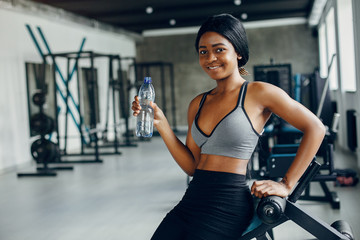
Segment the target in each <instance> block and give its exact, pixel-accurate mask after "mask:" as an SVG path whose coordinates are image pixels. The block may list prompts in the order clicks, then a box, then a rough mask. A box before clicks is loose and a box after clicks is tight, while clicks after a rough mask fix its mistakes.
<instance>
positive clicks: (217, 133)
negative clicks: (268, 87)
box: [191, 82, 260, 160]
mask: <svg viewBox="0 0 360 240" xmlns="http://www.w3.org/2000/svg"><path fill="white" fill-rule="evenodd" d="M247 84H248V82H244V84H243V85H242V86H241V88H240V93H239V97H238V101H237V104H236V107H235V108H234V109H233V110H232V111H231V112H229V113H228V114H227V115H226V116H225V117H224V118H223V119H221V121H220V122H219V123H218V124H217V125H216V126H215V128H214V129H213V130H212V132H211V133H210V135H207V134H205V133H204V132H203V131H201V129H200V127H199V125H198V123H197V122H198V118H199V115H200V112H201V108H202V106H203V104H204V102H205V99H206V96H207V95H208V94H209V93H210V92H207V93H204V95H203V97H202V99H201V102H200V105H199V110H198V112H197V114H196V116H195V119H194V122H193V124H192V126H191V135H192V137H193V139H194V141H195V143H196V144H197V145H198V146H199V147H200V148H201V153H202V154H210V155H221V156H227V157H233V158H239V159H244V160H248V159H250V157H251V155H252V153H253V151H254V149H255V147H256V145H257V142H258V140H259V136H260V135H259V134H258V133H257V132H256V130H255V129H254V127H253V125H252V123H251V121H250V119H249V117H248V115H247V113H246V111H245V108H244V100H245V95H246V90H247Z"/></svg>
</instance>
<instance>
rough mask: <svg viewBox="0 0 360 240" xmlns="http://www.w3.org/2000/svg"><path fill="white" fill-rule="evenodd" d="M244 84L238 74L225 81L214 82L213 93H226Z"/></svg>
mask: <svg viewBox="0 0 360 240" xmlns="http://www.w3.org/2000/svg"><path fill="white" fill-rule="evenodd" d="M244 82H245V79H243V78H242V77H241V76H240V74H238V75H237V76H231V77H228V78H226V79H220V80H216V85H217V86H216V88H215V89H214V90H215V93H227V92H231V91H234V90H236V89H239V87H240V86H241V85H242V84H243V83H244Z"/></svg>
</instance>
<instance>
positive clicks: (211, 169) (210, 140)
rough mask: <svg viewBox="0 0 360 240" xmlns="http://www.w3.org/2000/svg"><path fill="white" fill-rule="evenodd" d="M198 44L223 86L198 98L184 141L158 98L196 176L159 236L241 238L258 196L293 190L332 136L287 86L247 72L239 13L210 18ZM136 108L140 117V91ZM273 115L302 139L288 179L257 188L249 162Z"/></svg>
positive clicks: (179, 156) (171, 138) (166, 136)
mask: <svg viewBox="0 0 360 240" xmlns="http://www.w3.org/2000/svg"><path fill="white" fill-rule="evenodd" d="M195 47H196V50H197V51H198V54H199V63H200V65H201V67H202V68H203V70H204V71H205V72H206V73H207V74H208V75H209V77H211V78H212V79H214V80H215V81H216V87H215V88H214V89H212V90H210V91H208V92H206V93H203V94H200V95H199V96H197V97H195V98H194V99H193V100H192V101H191V103H190V105H189V109H188V127H189V130H188V134H187V137H186V144H185V145H184V144H183V143H182V142H181V141H180V140H179V139H178V138H177V137H176V136H175V134H174V132H173V131H172V130H171V128H170V126H169V123H168V121H167V119H166V117H165V116H164V114H163V112H162V111H161V109H160V108H159V107H158V106H157V105H156V104H155V103H152V107H153V108H154V112H155V118H154V126H155V127H156V128H157V130H158V131H159V133H160V135H161V137H162V138H163V140H164V142H165V144H166V146H167V147H168V149H169V151H170V153H171V154H172V156H173V158H174V159H175V161H176V162H177V163H178V165H179V166H180V167H181V168H182V169H183V170H184V171H185V172H186V173H187V174H188V175H190V176H193V180H192V181H191V183H190V184H189V187H188V189H187V190H186V193H185V195H184V197H183V199H182V200H181V201H180V202H179V204H178V205H177V206H175V208H174V209H173V210H171V211H170V212H169V213H168V214H167V215H166V217H165V218H164V220H163V221H162V223H161V224H160V226H159V227H158V229H157V230H156V232H155V233H154V235H153V237H152V239H153V240H161V239H166V240H170V239H171V240H174V239H187V240H190V239H204V240H205V239H206V240H212V239H216V240H220V239H238V238H239V236H241V234H242V232H243V231H244V230H245V229H246V228H247V226H248V224H249V222H250V221H251V218H252V216H253V202H252V196H251V194H253V195H254V196H256V197H258V198H262V197H265V196H268V195H278V196H281V197H286V196H288V195H289V193H290V192H291V190H292V188H293V187H294V185H295V184H296V183H297V181H298V180H299V178H300V177H301V175H302V174H303V173H304V171H305V170H306V168H307V167H308V165H309V164H310V162H311V160H312V159H313V157H314V156H315V154H316V152H317V150H318V148H319V146H320V144H321V142H322V139H323V137H324V134H325V128H324V126H323V124H322V123H321V122H320V120H319V119H318V118H317V117H316V116H315V115H313V114H312V113H311V112H310V111H309V110H308V109H306V108H305V107H303V106H302V105H301V104H299V103H298V102H296V101H294V100H293V99H291V98H290V97H289V96H288V95H287V94H286V93H285V92H284V91H283V90H281V89H280V88H278V87H276V86H273V85H271V84H267V83H264V82H251V83H248V82H247V81H245V79H243V78H242V77H241V74H242V73H246V71H245V70H244V69H243V66H244V65H245V64H246V63H247V61H248V58H249V50H248V44H247V37H246V33H245V30H244V27H243V26H242V24H241V22H240V21H239V20H238V19H236V18H234V17H233V16H231V15H228V14H221V15H216V16H213V17H210V18H209V19H208V20H207V21H206V22H205V23H204V24H203V25H202V26H201V28H200V29H199V32H198V35H197V38H196V43H195ZM132 110H133V111H134V116H137V114H138V113H139V110H140V105H139V101H138V98H137V97H135V101H134V102H133V105H132ZM272 113H274V114H276V115H278V116H280V117H281V118H283V119H284V120H285V121H287V122H288V123H290V124H292V125H293V126H294V127H296V128H297V129H299V130H301V131H302V132H303V138H302V141H301V144H300V146H299V149H298V152H297V154H296V157H295V159H294V162H293V163H292V165H291V166H290V168H289V170H288V171H287V173H286V175H285V176H284V177H283V179H282V180H281V181H280V182H275V181H270V180H265V181H255V182H254V183H253V185H252V186H251V191H250V189H249V187H248V186H247V182H246V177H245V175H246V169H247V164H248V162H249V159H250V157H251V155H252V153H253V151H254V149H255V146H256V145H257V142H258V138H259V136H260V134H261V132H262V130H263V128H264V126H265V123H266V121H267V120H268V119H269V118H270V116H271V114H272Z"/></svg>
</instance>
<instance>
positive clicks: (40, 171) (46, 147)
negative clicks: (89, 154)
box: [17, 68, 73, 177]
mask: <svg viewBox="0 0 360 240" xmlns="http://www.w3.org/2000/svg"><path fill="white" fill-rule="evenodd" d="M44 69H45V68H44ZM44 76H45V75H44ZM27 85H29V83H27ZM43 86H44V89H39V90H37V92H36V93H34V95H33V96H32V100H33V103H34V104H35V105H36V106H38V108H39V112H38V113H36V114H34V115H33V116H31V118H30V127H31V131H32V132H35V134H37V135H39V138H38V139H36V140H35V141H34V142H33V143H32V144H31V156H32V157H33V159H34V160H35V161H36V163H37V164H42V167H37V172H35V173H18V174H17V175H18V177H54V176H56V175H57V174H56V172H55V170H72V169H73V168H72V167H71V166H68V167H54V168H49V167H48V164H50V163H57V162H58V161H59V160H60V151H59V148H58V145H57V144H55V143H54V142H52V141H51V140H50V137H49V134H51V133H52V132H53V131H54V130H55V125H54V121H53V120H52V119H51V118H50V117H49V116H47V115H46V114H45V113H44V109H43V105H44V104H45V102H46V92H47V89H45V85H43ZM28 87H29V86H28ZM29 99H30V98H29Z"/></svg>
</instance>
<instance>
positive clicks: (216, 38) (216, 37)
mask: <svg viewBox="0 0 360 240" xmlns="http://www.w3.org/2000/svg"><path fill="white" fill-rule="evenodd" d="M219 43H222V44H224V45H227V46H232V44H231V43H230V42H229V40H227V38H225V37H224V36H223V35H221V34H219V33H217V32H206V33H204V34H203V35H202V36H201V38H200V40H199V46H207V45H214V44H219Z"/></svg>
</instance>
